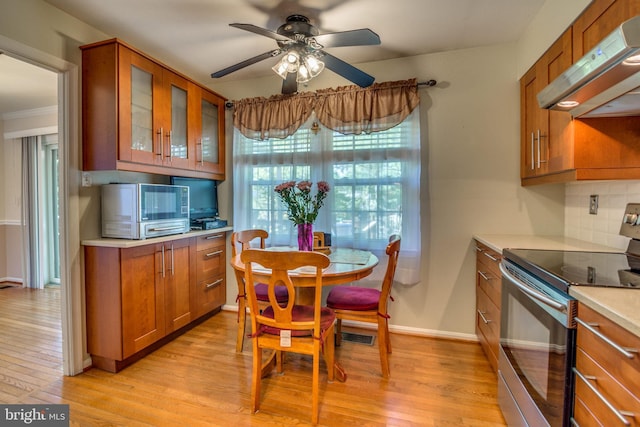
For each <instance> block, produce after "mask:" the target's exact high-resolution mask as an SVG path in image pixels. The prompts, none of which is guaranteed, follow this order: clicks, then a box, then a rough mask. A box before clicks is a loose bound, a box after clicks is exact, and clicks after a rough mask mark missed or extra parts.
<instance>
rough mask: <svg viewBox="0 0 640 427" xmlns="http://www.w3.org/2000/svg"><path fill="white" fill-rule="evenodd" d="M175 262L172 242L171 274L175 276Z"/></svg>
mask: <svg viewBox="0 0 640 427" xmlns="http://www.w3.org/2000/svg"><path fill="white" fill-rule="evenodd" d="M175 272H176V269H175V264H174V262H173V243H172V244H171V276H175Z"/></svg>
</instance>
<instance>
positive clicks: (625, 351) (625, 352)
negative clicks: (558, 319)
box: [576, 317, 638, 359]
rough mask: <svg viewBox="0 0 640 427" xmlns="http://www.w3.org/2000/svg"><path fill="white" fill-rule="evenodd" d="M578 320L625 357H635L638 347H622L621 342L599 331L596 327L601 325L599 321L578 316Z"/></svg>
mask: <svg viewBox="0 0 640 427" xmlns="http://www.w3.org/2000/svg"><path fill="white" fill-rule="evenodd" d="M576 322H577V323H578V324H580V325H582V326H584V328H585V329H586V330H588V331H589V332H591V333H592V334H593V335H595V336H597V337H598V338H600V339H601V340H602V341H604V342H606V343H607V344H609V345H610V346H611V347H613V348H614V349H616V350H617V351H619V352H620V353H622V354H623V355H624V357H626V358H627V359H633V358H634V356H635V355H634V354H633V353H637V352H638V349H636V348H626V347H622V346H621V345H619V344H617V343H615V342H614V341H612V340H611V339H610V338H609V337H607V336H606V335H604V334H603V333H602V332H600V331H598V330H597V329H596V328H597V327H598V326H599V325H598V324H597V323H587V322H585V321H584V320H582V319H580V318H578V317H576Z"/></svg>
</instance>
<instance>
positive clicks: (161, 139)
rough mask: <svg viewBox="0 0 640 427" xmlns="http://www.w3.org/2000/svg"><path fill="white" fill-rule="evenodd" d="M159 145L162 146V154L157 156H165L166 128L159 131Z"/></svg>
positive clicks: (159, 153)
mask: <svg viewBox="0 0 640 427" xmlns="http://www.w3.org/2000/svg"><path fill="white" fill-rule="evenodd" d="M158 143H159V144H160V152H158V153H156V155H157V156H160V157H163V156H164V128H160V130H159V131H158Z"/></svg>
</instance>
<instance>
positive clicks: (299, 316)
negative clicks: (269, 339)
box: [262, 305, 336, 337]
mask: <svg viewBox="0 0 640 427" xmlns="http://www.w3.org/2000/svg"><path fill="white" fill-rule="evenodd" d="M291 314H292V318H293V321H294V322H305V321H311V322H312V321H313V306H312V305H294V306H293V311H292V313H291ZM262 315H263V316H265V317H269V318H271V319H273V307H271V306H269V307H267V308H265V309H264V310H263V311H262ZM335 320H336V314H335V313H334V312H333V310H331V309H330V308H327V307H322V308H321V309H320V329H322V330H323V331H326V330H327V329H329V327H330V326H331V325H332V324H333V322H334V321H335ZM262 332H264V333H266V334H271V335H280V329H279V328H274V327H272V326H264V325H262ZM309 335H311V330H302V331H296V330H292V331H291V336H292V337H306V336H309Z"/></svg>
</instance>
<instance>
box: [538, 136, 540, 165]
mask: <svg viewBox="0 0 640 427" xmlns="http://www.w3.org/2000/svg"><path fill="white" fill-rule="evenodd" d="M538 169H540V129H538Z"/></svg>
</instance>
